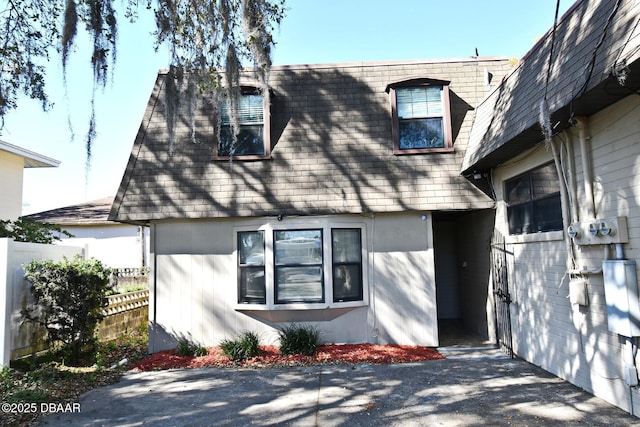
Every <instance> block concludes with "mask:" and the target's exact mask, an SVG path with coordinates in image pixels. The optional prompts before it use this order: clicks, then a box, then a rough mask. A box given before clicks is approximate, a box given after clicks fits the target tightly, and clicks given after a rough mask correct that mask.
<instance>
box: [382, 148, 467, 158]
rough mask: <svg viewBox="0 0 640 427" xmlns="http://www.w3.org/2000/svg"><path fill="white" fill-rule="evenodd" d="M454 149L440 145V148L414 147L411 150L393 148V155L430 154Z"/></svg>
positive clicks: (450, 151)
mask: <svg viewBox="0 0 640 427" xmlns="http://www.w3.org/2000/svg"><path fill="white" fill-rule="evenodd" d="M454 151H455V149H454V148H453V147H442V148H416V149H411V150H400V149H397V148H394V149H393V154H394V155H399V156H402V155H408V154H431V153H453V152H454Z"/></svg>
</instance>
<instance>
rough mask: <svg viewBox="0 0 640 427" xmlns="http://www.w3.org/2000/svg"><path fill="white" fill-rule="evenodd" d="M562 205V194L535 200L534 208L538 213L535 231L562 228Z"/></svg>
mask: <svg viewBox="0 0 640 427" xmlns="http://www.w3.org/2000/svg"><path fill="white" fill-rule="evenodd" d="M560 206H561V202H560V194H556V195H554V196H551V197H545V198H544V199H540V200H536V201H534V202H533V210H534V212H535V213H536V227H535V230H534V232H541V231H554V230H562V211H561V209H560Z"/></svg>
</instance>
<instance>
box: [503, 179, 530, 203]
mask: <svg viewBox="0 0 640 427" xmlns="http://www.w3.org/2000/svg"><path fill="white" fill-rule="evenodd" d="M529 176H530V175H529V174H525V175H522V176H519V177H517V178H513V179H511V180H509V181H507V182H506V184H505V191H506V200H507V202H508V203H520V202H526V201H529V200H531V187H530V185H529Z"/></svg>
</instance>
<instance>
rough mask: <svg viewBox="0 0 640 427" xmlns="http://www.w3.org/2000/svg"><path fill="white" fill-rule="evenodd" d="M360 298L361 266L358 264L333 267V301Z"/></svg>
mask: <svg viewBox="0 0 640 427" xmlns="http://www.w3.org/2000/svg"><path fill="white" fill-rule="evenodd" d="M360 300H362V266H361V265H360V264H350V265H337V266H334V267H333V301H334V302H339V301H360Z"/></svg>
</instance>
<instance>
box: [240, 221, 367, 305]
mask: <svg viewBox="0 0 640 427" xmlns="http://www.w3.org/2000/svg"><path fill="white" fill-rule="evenodd" d="M236 235H237V239H236V240H237V263H238V303H239V304H251V305H252V306H256V305H262V306H264V307H265V308H268V309H269V308H270V309H278V308H279V309H286V308H287V307H288V305H290V306H292V307H293V306H294V305H295V307H302V308H314V307H316V308H326V307H327V304H328V305H329V306H331V305H333V304H337V305H338V306H341V305H344V304H347V305H349V304H351V305H353V304H358V303H359V302H360V304H361V303H362V302H364V285H363V284H364V273H363V271H364V270H363V241H362V240H363V233H362V227H360V226H356V227H351V226H349V227H335V226H334V227H332V226H330V225H328V224H324V226H318V227H314V228H296V227H291V228H287V229H283V228H279V227H278V226H276V227H273V226H271V225H265V226H263V227H260V229H259V230H238V231H237V233H236ZM301 304H302V305H301ZM319 305H321V306H319Z"/></svg>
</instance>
